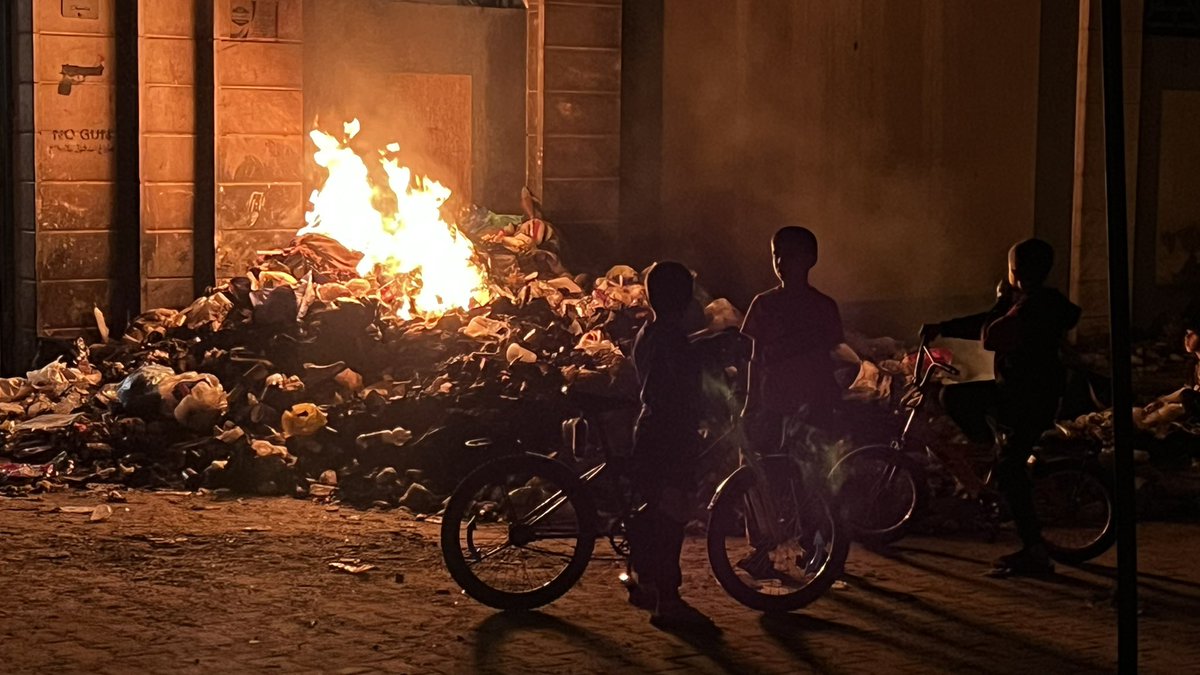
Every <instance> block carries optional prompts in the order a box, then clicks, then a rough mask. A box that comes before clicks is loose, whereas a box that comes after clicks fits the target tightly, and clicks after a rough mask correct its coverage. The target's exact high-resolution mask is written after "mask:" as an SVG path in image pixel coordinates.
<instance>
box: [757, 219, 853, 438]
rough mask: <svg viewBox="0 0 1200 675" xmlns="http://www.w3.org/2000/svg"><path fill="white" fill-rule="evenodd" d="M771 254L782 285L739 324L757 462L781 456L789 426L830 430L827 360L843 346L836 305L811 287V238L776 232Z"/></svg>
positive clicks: (832, 391) (835, 397)
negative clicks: (749, 348) (745, 347)
mask: <svg viewBox="0 0 1200 675" xmlns="http://www.w3.org/2000/svg"><path fill="white" fill-rule="evenodd" d="M771 252H772V254H773V257H774V263H775V265H774V266H775V275H776V276H777V277H779V285H778V286H776V287H775V288H772V289H771V290H769V291H764V292H762V293H759V294H758V295H757V296H756V297H755V298H754V301H753V302H751V303H750V309H749V310H747V311H746V320H745V321H744V322H743V324H742V333H743V334H744V335H746V336H748V337H750V338H751V339H752V340H753V341H754V352H753V354H752V355H751V359H750V369H749V370H750V372H749V376H748V377H749V381H748V383H747V385H748V386H747V391H746V408H745V411H744V412H743V418H744V419H745V421H746V429H747V434H748V436H749V440H750V443H751V446H752V447H753V448H754V450H755V451H756V452H758V453H760V454H769V453H772V452H777V451H778V449H779V446H780V443H781V442H782V440H783V433H784V425H785V424H786V423H787V421H788V420H789V419H790V418H795V417H797V416H799V417H801V418H802V419H803V421H804V422H805V423H807V424H809V425H812V426H814V427H818V428H825V429H828V428H829V427H830V425H831V424H832V413H833V409H834V406H835V404H836V403H837V402H838V401H840V400H841V392H840V391H839V389H838V385H837V382H836V381H835V380H834V378H833V372H834V362H833V358H832V356H831V355H830V354H831V352H832V351H833V350H834V349H835V348H836V347H837V345H838V344H840V343H841V342H844V341H845V338H844V337H843V334H842V317H841V314H840V313H839V312H838V306H837V303H836V302H834V300H833V298H830V297H829V296H828V295H825V294H824V293H822V292H820V291H818V290H817V289H815V288H813V287H812V285H810V284H809V283H808V275H809V271H810V270H811V269H812V268H813V266H814V265H816V263H817V238H816V236H815V235H814V234H813V233H812V232H811V231H810V230H808V229H806V228H803V227H784V228H781V229H780V230H779V231H778V232H776V233H775V236H774V237H773V238H772V239H771Z"/></svg>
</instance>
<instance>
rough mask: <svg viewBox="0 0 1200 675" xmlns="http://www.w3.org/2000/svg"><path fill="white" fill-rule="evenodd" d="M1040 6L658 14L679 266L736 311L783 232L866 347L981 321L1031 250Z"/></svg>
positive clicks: (781, 6)
mask: <svg viewBox="0 0 1200 675" xmlns="http://www.w3.org/2000/svg"><path fill="white" fill-rule="evenodd" d="M1039 9H1040V4H1039V2H1037V0H1017V1H1013V0H1003V1H1002V0H978V1H972V2H969V3H968V2H946V1H945V0H920V1H918V0H879V1H875V0H872V1H869V2H868V1H865V0H864V1H857V2H817V1H802V2H801V1H796V0H667V1H666V7H665V10H666V15H665V21H664V23H665V33H666V34H665V46H664V59H665V66H664V68H663V71H664V95H663V120H664V122H663V125H664V129H663V134H664V139H663V146H664V149H663V195H664V219H665V223H664V226H665V228H666V241H667V244H668V246H667V247H666V250H664V251H663V253H664V254H669V255H672V256H675V257H678V258H680V259H682V260H685V261H687V262H688V263H690V264H693V265H695V266H696V267H697V268H698V269H699V271H700V273H701V281H702V282H703V283H704V284H706V285H707V286H709V287H710V288H711V289H712V290H713V291H715V292H718V293H728V294H730V295H731V296H733V297H734V298H736V299H738V300H741V301H745V300H747V299H748V298H749V296H750V295H751V294H752V293H753V292H755V291H756V290H760V289H763V288H766V287H768V286H770V285H771V284H772V283H773V277H772V274H771V271H770V258H769V253H768V240H769V238H770V235H771V233H772V232H773V231H774V230H775V229H776V228H777V227H779V226H780V225H783V224H789V223H798V224H803V225H806V226H808V227H810V228H812V229H813V230H814V231H815V232H816V233H817V235H818V237H819V238H820V240H821V242H822V253H821V262H820V264H819V266H818V268H817V271H816V275H815V282H816V283H817V284H819V285H820V286H821V287H822V288H824V289H825V290H827V291H828V292H829V293H831V294H832V295H833V296H834V297H836V298H838V299H839V300H841V301H842V303H843V305H844V306H845V313H846V314H847V315H848V318H849V319H850V320H851V321H852V322H853V323H857V324H858V325H860V326H861V327H863V328H865V329H868V330H890V331H896V330H908V329H912V328H915V326H916V325H917V323H919V321H920V319H922V318H926V317H929V318H936V317H937V316H940V315H944V314H948V313H953V312H956V311H961V310H966V309H970V308H972V307H974V306H977V305H979V304H981V303H986V302H988V301H989V299H990V298H991V297H992V289H993V287H994V284H995V283H996V281H997V280H998V279H999V278H1000V276H1001V274H1002V273H1003V271H1004V264H1005V262H1004V254H1005V250H1006V249H1007V247H1008V245H1009V244H1011V243H1012V242H1013V241H1014V240H1016V239H1020V238H1022V237H1026V236H1029V235H1031V234H1032V232H1033V204H1034V167H1035V157H1036V153H1035V145H1036V135H1037V134H1036V121H1037V101H1038V51H1039V49H1038V43H1039Z"/></svg>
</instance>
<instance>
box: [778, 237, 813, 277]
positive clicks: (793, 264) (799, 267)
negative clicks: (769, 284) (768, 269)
mask: <svg viewBox="0 0 1200 675" xmlns="http://www.w3.org/2000/svg"><path fill="white" fill-rule="evenodd" d="M771 254H772V255H773V256H774V259H775V276H777V277H779V280H780V281H782V282H784V283H787V281H788V280H789V279H798V278H801V277H803V276H805V275H807V274H808V271H809V270H810V269H812V267H813V265H816V264H817V235H815V234H813V233H812V230H809V229H808V228H806V227H797V226H794V225H793V226H789V227H781V228H779V230H778V231H777V232H775V236H774V237H772V238H771Z"/></svg>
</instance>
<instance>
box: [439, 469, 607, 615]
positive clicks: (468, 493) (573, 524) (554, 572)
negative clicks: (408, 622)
mask: <svg viewBox="0 0 1200 675" xmlns="http://www.w3.org/2000/svg"><path fill="white" fill-rule="evenodd" d="M595 521H596V511H595V507H594V505H593V503H592V500H591V497H590V495H589V493H588V492H587V489H586V488H585V486H584V485H583V483H582V482H580V480H579V478H578V477H576V476H575V475H574V474H572V473H571V471H570V470H568V469H567V467H565V466H563V465H562V464H560V463H559V462H556V461H554V460H552V459H550V458H548V457H543V456H541V455H514V456H511V457H502V458H500V459H497V460H495V461H492V462H489V463H487V464H484V465H483V466H481V467H479V468H478V469H476V470H475V471H473V472H471V473H470V474H468V475H467V477H466V478H464V479H463V481H462V482H461V483H460V484H459V486H458V487H457V488H456V489H455V490H454V494H452V495H451V496H450V501H449V502H448V503H447V505H446V510H445V513H444V514H443V516H442V532H441V546H442V557H443V559H444V560H445V563H446V569H447V570H448V571H449V572H450V576H451V577H453V578H454V580H455V581H456V582H457V583H458V585H459V586H461V587H462V589H463V590H464V591H466V593H467V595H470V596H471V597H472V598H474V599H476V600H478V601H479V602H482V603H483V604H485V605H488V606H490V607H495V608H497V609H507V610H516V609H533V608H535V607H540V606H542V605H545V604H548V603H550V602H553V601H554V600H557V599H558V598H560V597H561V596H562V595H563V594H564V593H566V592H567V591H568V590H570V589H571V587H572V586H574V585H575V583H576V582H577V581H579V578H580V577H581V576H583V572H584V570H585V569H586V568H587V565H588V562H589V560H590V559H591V556H592V549H593V548H594V546H595V543H596V525H595Z"/></svg>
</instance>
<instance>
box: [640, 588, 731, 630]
mask: <svg viewBox="0 0 1200 675" xmlns="http://www.w3.org/2000/svg"><path fill="white" fill-rule="evenodd" d="M650 623H651V625H653V626H654V627H655V628H661V629H664V630H688V631H694V632H705V633H709V632H718V631H720V629H719V628H717V624H715V623H713V620H712V619H711V618H709V617H708V615H707V614H705V613H704V612H701V611H700V610H698V609H696V608H695V607H692V606H691V605H689V604H688V603H687V602H685V601H684V599H683V598H681V597H679V596H678V595H674V596H666V597H662V598H659V600H658V606H657V607H655V608H654V614H652V615H651V616H650Z"/></svg>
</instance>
